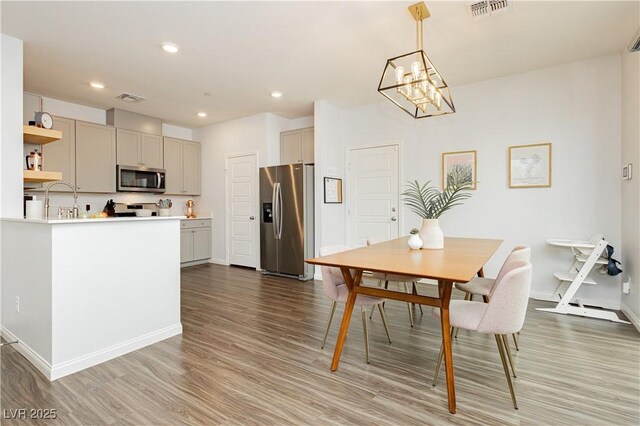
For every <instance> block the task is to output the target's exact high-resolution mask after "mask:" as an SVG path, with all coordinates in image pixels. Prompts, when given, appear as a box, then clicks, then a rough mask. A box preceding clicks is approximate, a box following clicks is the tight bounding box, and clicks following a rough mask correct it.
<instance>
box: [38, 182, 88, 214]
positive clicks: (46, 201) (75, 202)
mask: <svg viewBox="0 0 640 426" xmlns="http://www.w3.org/2000/svg"><path fill="white" fill-rule="evenodd" d="M56 185H65V186H68V187H69V188H70V189H71V190H72V191H73V218H74V219H77V218H78V217H79V216H80V212H79V211H78V192H77V191H76V187H75V186H73V185H71V184H69V183H67V182H54V183H52V184H51V185H49V186H47V189H45V191H44V218H45V220H46V219H48V218H49V190H50V189H51V188H53V187H54V186H56Z"/></svg>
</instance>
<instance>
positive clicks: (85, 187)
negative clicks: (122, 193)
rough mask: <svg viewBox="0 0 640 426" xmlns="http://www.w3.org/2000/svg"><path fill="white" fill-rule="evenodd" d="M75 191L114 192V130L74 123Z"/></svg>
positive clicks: (107, 127) (112, 128) (113, 128)
mask: <svg viewBox="0 0 640 426" xmlns="http://www.w3.org/2000/svg"><path fill="white" fill-rule="evenodd" d="M75 163H76V188H77V189H78V191H79V192H98V193H100V192H102V193H112V194H113V193H115V192H116V128H115V127H111V126H103V125H101V124H93V123H85V122H83V121H76V162H75Z"/></svg>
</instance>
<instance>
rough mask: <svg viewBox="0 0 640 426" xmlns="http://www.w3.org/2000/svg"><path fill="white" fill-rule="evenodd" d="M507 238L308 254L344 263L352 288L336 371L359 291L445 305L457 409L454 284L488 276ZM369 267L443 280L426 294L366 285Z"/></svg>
mask: <svg viewBox="0 0 640 426" xmlns="http://www.w3.org/2000/svg"><path fill="white" fill-rule="evenodd" d="M500 244H502V240H493V239H478V238H445V240H444V248H443V249H439V250H430V249H423V250H411V249H409V247H408V245H407V237H405V238H398V239H395V240H390V241H386V242H383V243H379V244H373V245H370V246H366V247H360V248H356V249H353V250H348V251H343V252H340V253H336V254H332V255H329V256H321V257H316V258H313V259H307V260H306V262H308V263H311V264H314V265H320V266H331V267H336V268H340V271H341V272H342V276H343V278H344V281H345V283H346V285H347V288H348V289H349V296H348V298H347V303H346V306H345V309H344V313H343V314H342V323H341V325H340V332H339V334H338V339H337V341H336V346H335V350H334V353H333V360H332V362H331V371H336V370H337V369H338V364H339V362H340V355H341V354H342V348H343V347H344V342H345V339H346V338H347V331H348V329H349V322H350V320H351V314H352V312H353V307H354V305H355V302H356V297H357V295H358V294H366V295H369V296H377V297H382V298H385V299H391V300H400V301H403V302H410V303H419V304H421V305H428V306H433V307H436V308H440V326H441V330H442V343H443V347H444V363H445V371H446V378H447V397H448V401H449V412H451V413H452V414H455V412H456V393H455V385H454V374H453V356H452V353H451V334H450V325H449V302H450V300H451V291H452V289H453V284H454V283H456V282H457V283H466V282H469V281H471V280H472V279H473V277H475V276H476V275H478V276H481V277H482V276H484V272H483V267H484V265H485V264H486V263H487V261H488V260H489V259H490V258H491V256H493V254H494V253H495V252H496V250H497V249H498V247H499V246H500ZM364 271H371V272H383V273H387V274H400V275H408V276H412V277H422V278H429V279H433V280H437V281H438V297H430V296H422V295H419V294H417V292H415V291H414V293H413V294H409V293H405V292H400V291H393V290H387V289H383V288H380V287H367V286H362V285H360V284H361V282H362V274H363V272H364Z"/></svg>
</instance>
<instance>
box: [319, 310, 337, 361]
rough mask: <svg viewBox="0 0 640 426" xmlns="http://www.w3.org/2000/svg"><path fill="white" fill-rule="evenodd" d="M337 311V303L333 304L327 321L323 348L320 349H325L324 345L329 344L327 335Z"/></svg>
mask: <svg viewBox="0 0 640 426" xmlns="http://www.w3.org/2000/svg"><path fill="white" fill-rule="evenodd" d="M335 311H336V301H335V300H334V301H332V302H331V308H330V309H329V319H328V320H327V329H326V330H325V331H324V338H323V339H322V346H320V349H324V344H325V343H326V342H327V335H328V334H329V327H331V321H332V320H333V313H334V312H335Z"/></svg>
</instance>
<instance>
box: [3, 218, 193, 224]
mask: <svg viewBox="0 0 640 426" xmlns="http://www.w3.org/2000/svg"><path fill="white" fill-rule="evenodd" d="M182 219H186V216H149V217H137V216H136V217H105V218H99V219H80V218H78V219H48V220H45V219H24V218H2V219H1V220H3V221H7V222H22V223H40V224H45V225H58V224H76V223H112V222H143V221H156V220H182Z"/></svg>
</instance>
